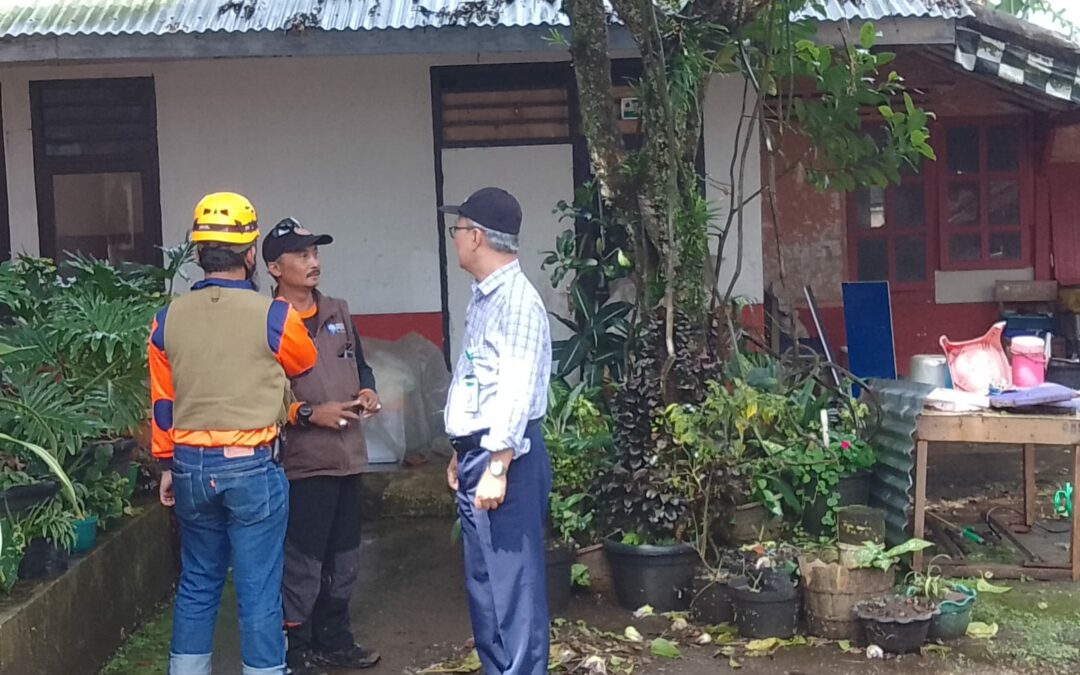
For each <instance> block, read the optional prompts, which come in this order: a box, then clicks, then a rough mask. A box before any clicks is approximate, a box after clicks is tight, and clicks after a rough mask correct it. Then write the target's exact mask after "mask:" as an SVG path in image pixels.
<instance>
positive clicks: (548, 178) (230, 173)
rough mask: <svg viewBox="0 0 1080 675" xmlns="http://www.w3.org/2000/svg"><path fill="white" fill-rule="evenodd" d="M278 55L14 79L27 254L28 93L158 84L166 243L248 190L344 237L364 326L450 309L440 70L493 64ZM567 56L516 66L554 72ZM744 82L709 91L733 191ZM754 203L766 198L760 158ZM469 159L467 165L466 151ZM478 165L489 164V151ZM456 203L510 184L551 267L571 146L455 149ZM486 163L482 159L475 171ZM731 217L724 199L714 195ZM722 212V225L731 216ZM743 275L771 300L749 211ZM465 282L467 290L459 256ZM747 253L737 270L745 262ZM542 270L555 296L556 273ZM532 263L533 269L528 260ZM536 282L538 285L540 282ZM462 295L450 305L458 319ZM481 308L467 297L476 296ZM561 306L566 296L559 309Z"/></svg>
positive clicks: (13, 153) (712, 154) (14, 213)
mask: <svg viewBox="0 0 1080 675" xmlns="http://www.w3.org/2000/svg"><path fill="white" fill-rule="evenodd" d="M438 58H439V60H438V61H436V60H435V58H434V57H429V56H393V57H374V56H368V57H342V58H306V59H301V58H279V59H237V60H213V61H210V60H207V61H182V62H167V63H136V64H120V65H88V66H77V67H71V66H65V67H50V66H38V67H32V68H25V67H24V68H3V69H0V92H2V95H3V120H4V140H5V149H6V157H7V181H8V197H9V209H10V221H11V240H12V250H13V251H14V252H26V253H31V254H34V253H37V251H38V234H37V232H38V230H37V205H36V196H35V194H36V193H35V187H34V169H33V167H34V156H33V146H32V137H31V129H30V102H29V93H28V83H29V82H30V81H33V80H42V79H65V78H93V77H135V76H153V77H154V79H155V87H156V94H157V110H158V148H159V157H160V174H161V211H162V224H163V226H162V227H163V232H162V239H163V242H164V243H165V244H166V245H170V244H175V243H177V242H179V241H180V240H182V238H183V237H184V235H185V233H186V231H187V229H188V228H189V227H190V223H191V209H192V208H193V206H194V204H195V202H196V200H198V198H199V197H201V196H202V195H203V194H205V193H207V192H212V191H216V190H235V191H239V192H242V193H244V194H246V195H248V196H249V197H250V198H251V199H252V201H254V202H255V205H256V208H257V209H258V210H259V214H260V221H261V223H262V225H263V231H264V232H265V231H267V230H268V229H269V227H271V226H272V225H273V224H274V223H275V222H276V221H277V220H278V219H280V218H282V217H285V216H295V217H297V218H299V219H300V220H301V221H302V222H303V223H304V224H305V225H306V226H307V227H308V228H309V229H311V230H315V231H325V232H328V233H331V234H333V235H335V237H336V238H337V241H336V242H335V243H334V244H333V245H332V246H329V247H326V248H325V249H324V251H322V255H323V261H324V269H325V274H324V277H323V286H324V288H325V289H326V291H327V292H329V293H332V294H335V295H339V296H342V297H344V298H345V299H347V300H348V301H349V304H350V306H351V308H352V311H353V312H354V313H357V314H369V313H398V312H437V311H440V309H441V301H440V281H439V255H438V244H437V234H436V228H437V227H439V221H438V220H437V219H436V216H435V211H434V209H435V182H434V157H433V149H432V148H433V141H432V121H431V101H430V98H431V94H430V81H429V68H430V67H431V66H432V65H435V64H436V63H438V64H440V65H441V64H451V63H478V62H491V61H493V60H495V59H492V58H478V57H477V56H476V55H461V56H458V57H438ZM554 58H558V53H557V52H554V51H548V52H539V53H537V54H532V55H520V54H515V55H512V56H511V57H510V58H509V59H505V58H504V59H503V60H513V61H535V60H551V59H554ZM741 96H742V85H741V82H735V80H734V78H729V79H726V80H722V81H720V80H718V81H716V82H714V83H713V84H712V86H711V90H710V93H709V99H708V116H707V121H706V126H705V156H706V163H707V166H708V167H709V172H710V174H711V175H712V176H713V178H714V179H715V180H718V181H721V182H725V181H726V180H727V178H726V176H727V163H728V161H729V157H730V152H731V145H732V144H731V141H730V140H729V138H730V136H732V135H733V134H734V128H735V125H736V124H737V121H738V118H737V114H738V103H739V101H741ZM753 150H754V152H755V155H754V156H753V157H751V159H750V161H749V165H748V166H750V167H752V169H751V170H749V171H748V182H747V185H746V192H748V193H750V192H753V191H755V190H757V187H758V185H759V179H758V176H759V172H758V171H757V169H756V167H757V166H758V164H757V162H758V160H757V156H756V144H754V145H753ZM459 153H460V154H459ZM475 153H479V154H475ZM446 155H447V157H446V159H447V161H448V166H447V170H446V186H445V187H446V189H445V191H444V192H445V197H446V199H447V200H448V201H451V200H454V199H458V198H460V197H462V196H463V195H464V194H466V193H467V192H468V191H469V190H471V189H473V188H474V187H478V186H480V184H488V183H494V184H503V185H506V186H508V187H510V188H511V189H512V191H514V192H515V193H516V194H517V195H518V197H519V199H521V201H522V202H523V204H525V205H526V214H527V215H526V220H527V222H526V228H527V229H526V235H525V237H526V239H525V245H526V247H527V252H528V253H529V255H537V253H538V251H541V250H546V249H547V248H549V247H550V246H552V245H553V243H554V238H555V235H556V234H557V233H558V232H559V231H561V230H562V229H563V226H560V225H559V224H558V223H557V222H556V220H555V217H554V216H552V215H551V209H552V208H553V207H554V204H555V202H556V201H557V200H559V199H569V198H570V197H572V194H573V190H572V187H573V186H572V173H571V163H570V157H569V148H568V147H566V146H557V147H543V146H540V147H521V148H509V149H501V150H497V149H489V150H484V151H475V152H474V151H473V150H468V151H451V152H448V153H446ZM475 157H479V158H480V159H479V160H476V161H474V158H475ZM709 197H710V198H711V199H714V200H715V201H716V203H717V206H724V205H726V198H725V195H724V194H723V193H722V191H720V190H718V189H717V188H716V187H714V186H710V187H709ZM722 216H723V212H722V213H721V217H722ZM745 233H746V242H745V246H744V263H743V273H742V275H741V278H740V281H739V284H738V286H737V292H739V293H742V294H747V295H750V296H752V297H754V298H755V299H760V297H761V295H762V292H761V288H762V265H761V237H760V210H759V207H758V206H757V205H752V206H751V207H749V208H748V209H747V212H746V226H745ZM448 253H449V256H450V258H451V259H450V260H449V261H448V264H449V273H450V280H451V283H452V284H454V283H457V281H460V279H459V277H460V274H459V271H458V270H457V268H456V264H455V261H454V260H453V259H452V258H453V250H452V249H451V250H449V251H448ZM733 260H734V256H733V255H729V256H728V258H727V259H726V260H725V261H724V265H725V269H730V268H731V267H732V265H733ZM533 261H534V263H535V265H534V266H535V267H536V268H537V269H536V270H533V271H532V272H530V276H533V279H534V282H535V283H536V284H537V287H538V288H540V289H541V291H542V292H544V293H549V294H550V293H551V290H550V288H549V285H548V284H547V279H546V275H543V274H541V273H539V268H538V265H539V260H538V258H534V259H533ZM529 264H530V265H533V263H529ZM534 275H535V276H534ZM456 298H457V296H456V295H455V296H453V297H452V299H451V309H452V310H453V309H454V307H455V303H456V302H457V299H456ZM466 298H467V296H466ZM548 300H549V304H554V302H555V301H556V300H557V298H555V297H554V296H550V295H549V297H548Z"/></svg>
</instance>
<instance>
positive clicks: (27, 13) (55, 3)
mask: <svg viewBox="0 0 1080 675" xmlns="http://www.w3.org/2000/svg"><path fill="white" fill-rule="evenodd" d="M561 6H562V2H561V0H512V1H510V2H478V1H477V0H232V1H229V0H0V37H19V36H52V35H122V34H131V35H167V34H172V33H209V32H216V31H224V32H237V33H242V32H255V31H275V30H283V29H285V28H286V27H288V26H290V25H293V24H294V23H295V22H296V21H300V22H302V23H304V24H306V25H307V26H309V27H314V26H318V27H319V28H322V29H323V30H378V29H391V28H438V27H441V26H447V25H471V26H519V27H520V26H566V25H568V23H569V22H568V21H567V18H566V15H565V14H563V13H562V11H561ZM971 14H972V13H971V9H970V8H969V7H968V6H967V5H966V4H965V0H823V12H815V11H813V10H810V11H808V12H806V13H805V14H804V16H806V17H816V18H820V19H825V20H840V19H881V18H884V17H889V16H895V17H929V18H942V19H956V18H963V17H967V16H971ZM313 17H317V18H316V19H315V20H312V18H313Z"/></svg>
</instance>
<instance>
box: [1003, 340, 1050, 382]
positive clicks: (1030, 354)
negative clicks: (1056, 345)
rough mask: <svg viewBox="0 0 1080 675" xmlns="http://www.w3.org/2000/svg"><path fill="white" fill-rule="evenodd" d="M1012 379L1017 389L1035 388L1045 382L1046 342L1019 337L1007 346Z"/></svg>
mask: <svg viewBox="0 0 1080 675" xmlns="http://www.w3.org/2000/svg"><path fill="white" fill-rule="evenodd" d="M1009 351H1011V352H1012V379H1013V384H1014V385H1016V386H1017V387H1036V386H1038V385H1040V384H1042V383H1043V382H1045V381H1046V341H1045V340H1043V339H1042V338H1037V337H1031V336H1028V335H1020V336H1017V337H1015V338H1013V340H1012V344H1010V345H1009Z"/></svg>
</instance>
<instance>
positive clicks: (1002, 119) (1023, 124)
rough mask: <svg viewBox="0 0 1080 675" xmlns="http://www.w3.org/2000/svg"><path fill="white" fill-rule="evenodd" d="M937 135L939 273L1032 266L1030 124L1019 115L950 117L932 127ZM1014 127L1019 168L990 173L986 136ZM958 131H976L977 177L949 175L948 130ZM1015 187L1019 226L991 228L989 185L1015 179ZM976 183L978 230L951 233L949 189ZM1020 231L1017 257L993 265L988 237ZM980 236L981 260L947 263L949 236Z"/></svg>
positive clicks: (1031, 142)
mask: <svg viewBox="0 0 1080 675" xmlns="http://www.w3.org/2000/svg"><path fill="white" fill-rule="evenodd" d="M935 126H936V127H937V129H936V130H935V132H936V135H937V137H938V138H939V139H941V140H940V143H939V144H938V145H940V150H938V148H935V151H937V154H938V161H937V166H936V167H935V169H936V173H937V184H938V199H937V205H938V213H937V227H938V247H939V250H940V252H941V254H940V257H939V260H938V263H939V269H941V270H942V271H949V272H953V271H972V270H997V269H1016V268H1022V267H1034V246H1033V243H1034V242H1033V239H1034V230H1035V222H1034V220H1035V219H1034V216H1035V177H1034V167H1033V166H1032V161H1031V159H1032V158H1031V149H1032V147H1033V139H1032V127H1031V121H1030V119H1028V118H1025V117H1023V116H1015V115H1009V116H998V115H995V116H988V117H950V118H948V119H947V120H942V121H941V122H940V123H938V124H937V125H935ZM999 126H1015V127H1016V129H1017V132H1018V138H1017V147H1016V152H1017V169H1016V171H1008V172H1002V171H998V172H992V171H990V170H989V168H988V166H987V163H988V153H989V146H990V144H989V143H988V142H987V134H988V133H989V130H990V129H991V128H993V127H999ZM960 127H975V128H977V129H978V130H979V172H978V174H977V178H972V177H971V176H970V175H969V176H964V177H958V176H953V175H950V174H949V169H948V155H947V154H946V153H947V152H948V147H947V133H948V130H949V129H955V128H960ZM1013 178H1015V179H1016V180H1017V182H1018V183H1019V190H1020V204H1019V210H1020V222H1019V227H1018V228H1016V227H1012V226H1006V227H1002V226H994V225H990V224H989V222H988V219H989V206H990V199H989V192H990V183H991V181H993V180H995V179H1013ZM975 180H977V181H978V184H979V225H978V227H968V228H963V227H960V228H950V227H949V224H948V208H949V204H948V188H949V185H950V184H952V183H970V182H974V181H975ZM1017 229H1019V233H1020V257H1019V258H1011V259H1008V260H991V259H990V258H989V251H988V249H989V235H990V233H992V232H994V231H999V232H1014V231H1016V230H1017ZM975 232H978V234H979V236H980V246H981V256H980V258H979V260H958V261H953V260H951V259H950V258H949V235H951V234H958V233H972V234H974V233H975Z"/></svg>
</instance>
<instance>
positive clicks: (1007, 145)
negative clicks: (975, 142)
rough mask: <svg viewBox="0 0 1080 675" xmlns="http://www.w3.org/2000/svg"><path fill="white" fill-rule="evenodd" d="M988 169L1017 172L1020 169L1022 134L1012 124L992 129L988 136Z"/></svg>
mask: <svg viewBox="0 0 1080 675" xmlns="http://www.w3.org/2000/svg"><path fill="white" fill-rule="evenodd" d="M986 168H988V169H989V170H991V171H1017V170H1019V168H1020V132H1019V130H1017V128H1016V127H1015V126H1013V125H1011V124H1007V125H1002V126H997V127H990V129H989V130H988V131H987V136H986Z"/></svg>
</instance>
